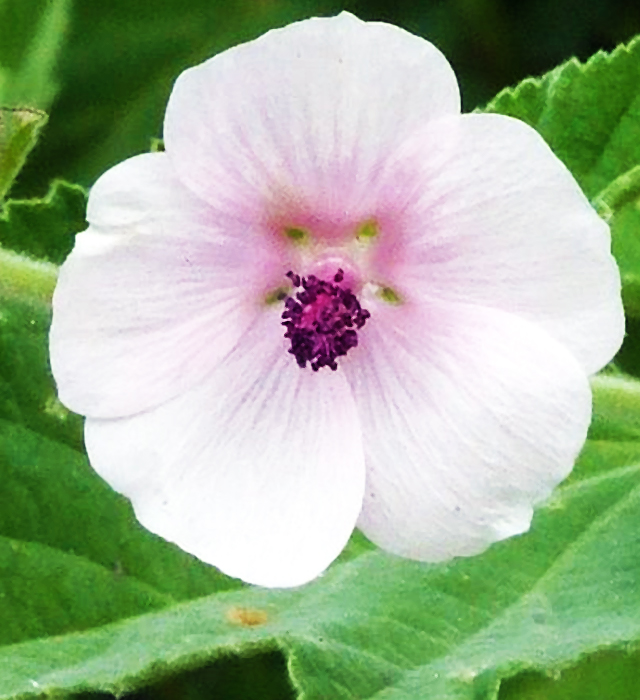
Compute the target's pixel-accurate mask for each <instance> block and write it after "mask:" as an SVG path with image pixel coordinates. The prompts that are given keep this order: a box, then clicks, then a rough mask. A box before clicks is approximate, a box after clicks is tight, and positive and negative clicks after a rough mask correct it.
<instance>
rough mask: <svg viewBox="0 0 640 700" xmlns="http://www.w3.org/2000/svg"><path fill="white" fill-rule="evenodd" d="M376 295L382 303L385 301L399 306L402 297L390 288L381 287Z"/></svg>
mask: <svg viewBox="0 0 640 700" xmlns="http://www.w3.org/2000/svg"><path fill="white" fill-rule="evenodd" d="M378 295H379V296H380V298H381V299H382V301H386V302H387V303H388V304H401V303H402V297H401V296H400V295H399V294H398V293H397V292H396V291H395V289H392V288H391V287H382V288H381V289H380V291H379V292H378Z"/></svg>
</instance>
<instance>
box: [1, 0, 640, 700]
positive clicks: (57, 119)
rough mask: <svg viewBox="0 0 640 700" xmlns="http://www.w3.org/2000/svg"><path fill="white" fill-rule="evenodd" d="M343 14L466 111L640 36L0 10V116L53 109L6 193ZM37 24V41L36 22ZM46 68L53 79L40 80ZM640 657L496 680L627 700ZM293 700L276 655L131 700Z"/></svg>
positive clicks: (414, 16)
mask: <svg viewBox="0 0 640 700" xmlns="http://www.w3.org/2000/svg"><path fill="white" fill-rule="evenodd" d="M342 9H347V10H349V11H351V12H353V13H355V14H357V15H358V16H359V17H361V18H362V19H367V20H384V21H387V22H391V23H394V24H397V25H399V26H402V27H404V28H406V29H408V30H409V31H412V32H414V33H416V34H420V35H422V36H424V37H426V38H428V39H429V40H430V41H432V42H433V43H435V44H436V45H437V46H438V47H439V48H440V49H441V50H442V51H443V52H444V53H445V55H446V56H447V57H448V59H449V60H450V62H451V63H452V65H453V67H454V69H455V71H456V73H457V75H458V78H459V81H460V85H461V90H462V95H463V104H464V109H465V110H466V111H469V110H471V109H473V108H474V107H476V106H479V105H482V104H483V103H485V102H486V101H488V100H489V99H490V98H491V97H493V96H494V95H495V94H496V93H497V92H498V91H499V90H500V89H501V88H503V87H506V86H508V85H513V84H515V83H517V82H518V81H520V80H521V79H522V78H524V77H526V76H528V75H539V74H541V73H544V72H546V71H547V70H549V69H551V68H553V67H555V66H556V65H558V64H559V63H561V62H563V61H564V60H566V59H567V58H569V57H570V56H577V57H578V58H580V59H582V60H585V59H587V58H588V57H589V56H591V55H592V54H593V53H595V52H596V51H597V50H598V49H605V50H611V49H613V48H614V47H615V46H616V45H617V44H618V43H620V42H624V41H626V40H628V39H630V38H631V37H632V36H634V35H635V34H638V33H640V3H631V2H628V0H518V1H517V2H516V1H510V0H422V1H418V0H353V1H351V2H342V3H340V2H334V1H332V0H298V1H294V0H155V1H154V2H149V1H148V0H110V2H106V3H100V2H96V1H95V0H75V2H73V0H0V57H1V58H2V61H3V62H4V65H0V68H5V69H7V70H8V71H12V72H13V75H14V76H18V77H20V80H19V81H17V83H16V84H18V88H19V89H13V91H12V90H7V89H5V91H4V93H1V94H3V95H4V96H3V100H5V103H4V104H0V106H5V107H6V106H30V107H39V108H42V109H46V110H47V111H48V112H49V113H50V120H49V123H48V124H47V126H46V127H45V129H44V132H43V136H42V138H41V140H40V142H39V144H38V146H37V147H36V149H35V150H34V152H33V153H32V154H31V156H30V158H29V160H28V162H27V166H26V168H25V169H24V170H23V171H22V173H21V174H20V176H19V178H18V180H17V181H16V183H15V185H14V188H13V191H12V196H14V197H32V196H42V195H44V194H45V193H46V191H47V189H48V186H49V183H50V181H51V180H52V179H53V178H56V177H63V178H66V179H68V180H70V181H72V182H78V183H80V184H82V185H86V186H89V185H91V184H92V183H93V182H94V181H95V179H96V178H97V177H98V176H99V175H100V174H101V173H102V172H103V171H104V170H106V169H107V168H108V167H109V166H111V165H113V164H115V163H117V162H119V161H121V160H122V159H124V158H126V157H128V156H131V155H133V154H136V153H140V152H143V151H146V150H148V149H149V145H150V140H151V138H152V137H159V136H161V130H162V118H163V114H164V108H165V104H166V100H167V97H168V95H169V92H170V90H171V85H172V83H173V81H174V80H175V78H176V76H177V75H178V74H179V73H180V72H181V71H182V70H183V69H184V68H186V67H188V66H190V65H193V64H195V63H198V62H200V61H202V60H204V59H205V58H207V57H209V56H211V55H212V54H214V53H216V52H218V51H221V50H224V49H225V48H227V47H229V46H232V45H234V44H237V43H239V42H241V41H246V40H249V39H251V38H253V37H255V36H257V35H259V34H261V33H263V32H264V31H266V30H267V29H270V28H273V27H277V26H282V25H284V24H287V23H289V22H291V21H294V20H296V19H301V18H304V17H309V16H313V15H331V14H335V13H337V12H339V11H340V10H342ZM45 17H46V18H47V20H46V22H42V24H43V29H42V31H40V30H38V31H37V32H36V34H35V36H34V24H37V23H38V22H40V21H41V20H42V18H45ZM45 25H46V26H45ZM45 64H46V65H47V66H49V65H50V70H49V69H48V68H47V70H44V71H43V70H41V68H42V65H45ZM43 75H46V76H47V77H46V79H43V77H42V76H43ZM1 77H2V76H1V74H0V78H1ZM0 87H2V83H1V81H0ZM5 87H6V86H5ZM14 88H15V86H14ZM635 330H636V331H637V332H636V335H637V336H638V337H640V329H637V328H636V329H635ZM625 353H626V354H627V355H629V357H628V358H626V360H625ZM620 359H621V360H624V362H623V363H622V364H624V363H625V362H626V363H627V364H630V365H634V363H638V353H637V349H636V347H635V346H633V347H632V346H630V345H627V346H626V348H625V349H623V353H622V356H621V358H620ZM634 366H635V365H634ZM639 658H640V657H639V656H638V655H637V654H636V655H634V656H632V657H629V658H627V657H623V656H618V655H616V654H611V655H609V656H606V655H605V657H603V659H601V660H600V663H599V664H598V666H597V668H598V672H599V673H601V672H605V675H606V674H608V675H606V677H607V678H609V679H611V678H616V679H619V680H620V686H619V687H617V688H615V687H612V684H611V683H610V682H608V681H605V682H601V679H598V678H595V677H593V673H594V672H593V670H592V669H593V668H595V667H594V666H593V665H592V664H590V663H589V662H588V661H585V663H583V664H580V665H578V666H577V667H576V668H575V669H573V670H572V671H570V672H568V673H567V674H566V675H565V676H564V677H563V678H562V679H560V680H558V679H552V678H546V677H544V676H541V675H526V676H520V677H517V678H516V679H513V680H511V681H509V682H508V683H506V684H505V686H504V687H503V690H502V692H501V698H503V699H504V700H506V699H507V698H508V699H509V700H510V699H511V698H520V699H523V698H531V699H533V698H563V697H567V698H574V697H580V698H581V700H588V699H589V698H594V700H595V699H596V698H597V699H598V700H607V699H611V700H613V699H614V698H615V699H616V700H624V699H625V698H629V700H631V698H633V697H640V691H638V695H636V694H635V693H636V691H635V690H632V689H633V688H635V687H637V684H636V683H635V680H637V679H638V678H640V671H639V670H638V659H639ZM590 669H591V670H590ZM602 669H604V671H603V670H602ZM623 681H624V682H623ZM627 689H629V692H632V693H633V694H632V695H628V694H626V692H627ZM293 696H294V694H293V692H292V691H291V689H290V686H289V683H288V681H287V672H286V668H285V663H284V660H283V658H282V656H281V655H279V654H277V653H274V654H271V655H262V656H259V657H254V658H253V659H249V660H239V659H226V660H221V661H219V662H218V663H216V664H214V665H213V666H210V667H208V668H204V669H197V670H196V669H194V672H193V673H192V674H186V675H184V676H181V677H179V678H171V679H167V681H166V683H163V684H161V685H159V686H155V687H153V688H149V689H147V690H145V691H142V692H141V693H139V694H137V695H136V696H134V697H135V700H148V699H149V700H150V699H151V698H187V699H189V698H193V699H194V700H197V699H204V698H209V697H211V698H213V697H215V698H242V699H244V700H249V699H250V698H259V699H260V700H271V699H272V698H273V699H274V700H275V699H278V700H285V699H286V698H292V697H293ZM84 697H88V696H84ZM91 697H92V698H97V697H101V696H95V695H94V696H91ZM104 697H108V696H104ZM132 700H133V698H132Z"/></svg>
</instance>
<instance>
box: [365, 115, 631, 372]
mask: <svg viewBox="0 0 640 700" xmlns="http://www.w3.org/2000/svg"><path fill="white" fill-rule="evenodd" d="M443 143H444V144H446V147H445V148H443V147H442V144H443ZM395 158H396V160H395V163H393V164H391V165H390V166H389V169H388V172H387V175H386V177H387V178H388V179H390V180H391V181H392V182H396V183H397V182H402V183H403V187H402V188H399V189H397V197H398V200H402V203H401V202H400V201H398V202H396V207H397V209H402V211H403V213H402V215H401V216H398V217H396V221H398V222H399V223H398V225H397V228H396V230H395V231H391V232H390V233H391V235H390V236H388V240H387V242H381V245H380V247H379V250H378V253H377V254H378V259H377V261H376V266H377V268H378V271H379V273H380V274H381V275H383V277H384V276H386V279H387V280H390V281H391V284H392V285H393V286H396V287H397V289H398V291H399V292H400V294H405V293H406V294H407V295H408V296H413V298H420V297H426V298H430V297H439V298H442V299H445V300H451V301H456V300H457V301H462V302H465V303H472V304H478V305H481V306H489V307H493V308H496V309H502V310H504V311H508V312H512V313H514V314H517V315H518V316H521V317H522V318H525V319H528V320H530V321H532V322H534V323H536V324H539V325H541V326H542V327H543V328H545V329H546V330H547V331H548V332H549V333H550V334H551V335H552V336H553V337H555V338H556V339H558V340H559V341H560V342H561V343H563V344H564V345H566V346H567V348H569V349H570V350H571V352H572V353H573V354H574V355H575V356H576V357H577V358H578V360H579V361H580V362H581V363H582V365H583V366H584V368H585V370H586V371H587V373H588V374H591V373H593V372H596V371H597V370H599V369H600V368H601V367H602V366H603V365H604V364H606V363H607V362H608V361H609V360H610V359H611V358H612V357H613V355H614V354H615V352H616V350H617V349H618V347H619V346H620V344H621V342H622V338H623V335H624V313H623V309H622V303H621V298H620V277H619V273H618V269H617V266H616V263H615V261H614V259H613V257H612V255H611V253H610V245H611V242H610V235H609V230H608V226H607V225H606V223H605V222H604V221H602V220H601V219H600V218H599V217H598V215H597V214H596V212H595V211H594V209H593V208H592V207H591V205H590V204H589V202H588V201H587V199H586V197H585V196H584V194H583V193H582V192H581V190H580V188H579V186H578V184H577V183H576V181H575V180H574V178H573V177H572V175H571V174H570V173H569V171H568V170H567V169H566V168H565V166H564V165H563V164H562V163H561V161H560V160H558V158H556V157H555V156H554V155H553V153H552V152H551V150H550V149H549V147H548V146H547V145H546V143H545V142H544V141H543V139H542V138H541V137H540V136H539V134H538V133H537V132H535V131H534V130H533V129H531V128H530V127H528V126H527V125H526V124H524V123H523V122H520V121H518V120H516V119H512V118H509V117H504V116H501V115H487V114H484V115H478V114H470V115H464V116H462V117H459V118H457V119H455V120H446V119H445V120H440V121H437V122H433V123H431V124H429V125H428V126H427V127H426V128H425V129H423V130H422V131H421V132H420V133H419V134H417V135H416V136H415V137H414V138H413V139H410V140H409V141H407V142H406V143H405V144H404V145H403V148H402V149H401V150H400V151H399V152H398V153H397V154H396V156H395Z"/></svg>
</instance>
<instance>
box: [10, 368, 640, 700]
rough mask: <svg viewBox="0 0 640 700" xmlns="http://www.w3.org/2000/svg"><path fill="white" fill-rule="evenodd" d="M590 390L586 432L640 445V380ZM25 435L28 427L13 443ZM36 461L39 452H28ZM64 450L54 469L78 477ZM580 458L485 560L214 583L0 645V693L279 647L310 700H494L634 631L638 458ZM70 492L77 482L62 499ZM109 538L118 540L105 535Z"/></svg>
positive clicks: (98, 685) (142, 678)
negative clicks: (297, 583)
mask: <svg viewBox="0 0 640 700" xmlns="http://www.w3.org/2000/svg"><path fill="white" fill-rule="evenodd" d="M594 390H595V397H596V411H595V413H596V417H597V420H596V424H595V425H594V428H593V434H592V437H591V439H590V443H591V442H594V443H598V444H599V445H600V446H602V445H603V444H605V445H606V444H608V445H609V446H611V445H613V444H614V443H616V442H619V441H621V442H630V443H636V447H637V443H638V442H639V440H638V435H637V418H636V417H631V416H630V414H631V412H635V415H636V416H637V410H638V407H639V403H640V388H639V386H638V384H637V383H634V382H631V381H628V380H624V379H622V378H620V377H617V378H615V377H614V378H606V379H598V380H597V381H596V382H595V384H594ZM24 442H25V438H24V436H22V435H21V436H20V437H19V439H17V440H16V441H15V443H16V444H17V445H18V446H19V445H22V444H24ZM17 449H20V447H18V448H17ZM47 449H48V448H47ZM68 449H69V448H64V450H68ZM595 449H596V452H597V446H596V448H595ZM43 454H44V453H43ZM636 454H637V453H636ZM592 457H593V455H592ZM587 461H588V460H587ZM30 462H33V463H38V462H40V463H42V460H37V459H31V458H27V459H25V460H23V462H22V464H23V465H24V464H27V463H30ZM64 463H65V459H61V460H60V461H59V463H58V464H57V465H56V466H54V467H52V470H53V471H54V472H55V473H57V474H59V475H60V477H61V478H60V480H61V481H62V482H63V483H71V484H73V479H70V478H69V476H68V475H67V474H68V471H67V467H65V466H64ZM586 467H587V468H585V462H584V461H583V459H581V460H580V463H579V465H578V467H577V469H576V472H575V474H574V477H573V479H572V480H571V481H570V482H568V483H567V484H566V485H563V486H562V487H561V488H560V489H558V490H557V492H556V493H555V494H554V496H553V498H552V499H551V501H550V502H549V503H548V504H547V505H546V506H545V507H543V508H541V509H540V510H539V511H538V512H537V514H536V516H535V519H534V526H533V528H532V531H531V532H530V533H528V534H526V535H524V536H521V537H518V538H513V539H511V540H507V541H505V542H502V543H499V544H497V545H494V546H493V547H492V548H491V549H490V550H489V551H488V552H487V553H485V554H484V555H482V556H479V557H474V558H471V559H458V560H454V561H452V562H449V563H446V564H441V565H432V566H430V565H423V564H418V563H415V562H410V561H407V560H402V559H398V558H395V557H391V556H389V555H385V554H384V553H382V552H378V551H375V552H365V553H362V554H360V556H356V557H355V558H354V559H352V560H351V561H348V562H345V563H339V564H336V565H334V566H333V567H332V568H331V569H330V571H329V572H328V573H327V574H326V575H325V576H324V577H322V578H320V579H318V580H317V581H315V582H314V583H312V584H309V585H308V586H305V587H302V588H300V589H296V590H271V591H270V590H263V589H258V588H247V589H243V590H240V591H235V592H226V593H225V592H222V593H216V594H215V595H211V596H209V597H206V598H201V599H198V600H194V601H191V602H185V603H182V604H179V605H171V606H169V607H166V608H163V609H162V610H160V611H159V612H154V613H148V614H145V615H142V616H140V617H131V618H126V619H122V620H120V621H118V622H114V623H112V624H107V625H104V626H96V627H95V628H94V629H92V630H87V631H84V632H78V633H75V634H62V636H58V637H55V638H46V637H41V638H37V639H32V640H29V641H25V642H23V643H20V644H13V645H6V646H4V647H0V667H2V668H3V669H8V671H6V672H5V673H3V674H2V675H0V697H6V698H14V697H36V696H37V695H38V694H40V693H54V692H58V693H63V692H80V691H86V690H93V691H100V692H112V693H114V694H116V695H119V694H121V693H123V692H127V691H130V690H133V689H135V688H140V687H142V686H147V685H149V684H154V683H158V682H162V681H163V679H166V678H168V677H169V675H171V676H172V677H175V675H176V674H179V673H182V672H187V671H189V670H190V669H193V668H195V667H197V666H203V665H205V664H208V663H210V662H212V661H213V660H215V659H221V658H226V657H227V656H228V655H229V654H240V655H246V654H255V653H259V652H265V653H266V652H271V651H273V650H281V651H282V653H284V654H285V655H286V657H287V658H288V666H289V672H290V674H291V679H292V682H293V684H294V687H295V688H296V689H297V690H298V692H299V693H301V694H303V695H304V697H305V698H307V700H320V698H327V697H330V698H332V699H333V698H336V699H338V700H339V699H340V698H345V699H346V698H353V697H359V698H374V697H385V698H398V699H401V698H402V699H403V700H409V699H413V698H416V699H417V698H420V699H422V698H424V697H434V698H435V697H437V698H443V699H445V700H446V699H447V698H456V699H457V700H459V699H462V698H468V699H469V700H471V698H474V699H475V700H480V699H483V698H484V699H487V700H488V699H489V698H495V697H496V693H497V690H498V687H499V685H500V683H501V681H502V680H503V679H504V678H509V677H513V676H516V675H517V674H519V673H521V672H522V671H524V670H528V671H533V670H540V671H542V672H544V673H550V672H553V671H559V670H561V669H563V668H566V667H568V666H570V665H572V664H575V663H576V662H577V661H578V660H579V659H580V658H582V657H584V655H585V654H589V653H594V652H597V651H599V650H601V649H605V648H606V649H620V650H621V651H622V650H624V649H625V648H626V645H628V644H629V643H634V642H637V641H638V639H639V638H640V608H639V606H638V604H637V603H638V597H637V581H638V577H639V576H640V535H638V529H637V512H638V508H639V507H640V461H638V460H637V459H635V457H634V458H630V459H629V461H626V462H624V461H621V462H620V463H619V464H617V465H615V466H613V467H611V466H609V465H608V464H607V463H606V460H600V461H599V462H598V464H597V465H596V466H594V465H593V464H586ZM76 468H77V467H76ZM23 469H24V466H23V467H22V468H21V469H17V470H16V473H17V474H18V475H20V474H21V473H22V471H23ZM44 482H45V483H49V479H48V477H46V478H45V479H44ZM29 488H32V487H28V488H25V489H24V490H25V492H26V493H28V492H29ZM60 494H61V495H60V496H59V499H60V500H59V503H58V504H55V505H54V506H52V510H56V511H58V509H59V508H60V507H61V506H62V504H63V502H64V498H65V496H64V489H62V488H61V489H60ZM12 500H13V499H12ZM77 500H78V494H77V493H76V492H75V491H72V493H71V494H69V502H68V507H70V508H73V507H74V506H73V503H74V502H77ZM102 500H103V497H97V496H89V497H88V498H87V501H86V502H87V503H91V504H93V505H94V507H95V504H97V503H100V502H101V501H102ZM99 519H101V518H99ZM89 525H90V521H89V520H86V521H82V527H83V528H84V527H87V526H89ZM64 530H65V528H64V527H61V528H60V532H62V531H64ZM102 543H103V544H102V546H112V545H113V543H110V542H109V538H102ZM133 549H135V547H134V548H133ZM87 558H90V557H87ZM105 568H106V569H107V570H108V569H109V567H108V566H107V567H105ZM111 570H112V569H111ZM36 578H37V577H36ZM136 579H137V580H142V579H141V578H139V577H136ZM144 583H146V584H150V582H149V581H148V580H145V581H144ZM153 587H154V588H156V590H157V586H153ZM144 590H146V589H144ZM132 595H133V594H132ZM145 604H146V603H145ZM61 631H63V630H61Z"/></svg>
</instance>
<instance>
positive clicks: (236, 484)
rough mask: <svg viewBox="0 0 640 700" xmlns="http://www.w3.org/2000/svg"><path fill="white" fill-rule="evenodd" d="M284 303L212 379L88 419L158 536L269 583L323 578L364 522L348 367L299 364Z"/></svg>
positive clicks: (108, 471) (90, 433)
mask: <svg viewBox="0 0 640 700" xmlns="http://www.w3.org/2000/svg"><path fill="white" fill-rule="evenodd" d="M281 330H282V329H281V327H280V325H279V319H278V317H277V313H275V311H273V312H270V313H267V314H265V316H264V317H262V318H261V320H260V322H259V323H258V324H257V325H256V327H255V328H253V329H252V330H251V331H250V333H249V334H248V335H247V337H245V338H243V346H242V347H241V348H239V349H238V350H237V351H235V352H234V353H233V354H232V355H231V356H229V358H228V359H227V360H226V361H225V362H224V363H222V364H221V365H220V367H219V368H218V369H217V370H216V371H215V372H214V373H213V374H212V375H211V376H210V377H208V378H207V379H206V380H205V381H204V382H202V383H201V384H200V385H198V386H197V387H195V388H193V389H191V391H189V392H187V393H185V394H184V395H182V396H180V397H178V398H176V399H174V400H173V401H172V402H169V403H166V404H164V405H162V406H160V407H158V408H156V409H153V410H152V411H149V412H146V413H142V414H139V415H137V416H133V417H131V418H124V419H118V420H95V419H89V420H88V421H87V424H86V443H87V450H88V453H89V457H90V459H91V463H92V465H93V467H94V468H95V469H96V471H97V472H98V473H99V474H101V475H102V476H103V478H104V479H105V480H106V481H107V482H109V483H110V484H111V485H112V486H113V487H114V488H115V489H116V490H118V491H120V492H121V493H123V494H125V495H126V496H128V497H129V498H130V499H131V501H132V502H133V506H134V509H135V513H136V516H137V518H138V519H139V520H140V522H141V523H142V524H143V525H144V526H145V527H147V528H148V529H149V530H151V531H152V532H155V533H157V534H159V535H161V536H162V537H165V538H166V539H168V540H170V541H172V542H175V543H177V544H178V545H179V546H180V547H182V548H183V549H185V550H186V551H188V552H190V553H192V554H194V555H195V556H197V557H199V558H200V559H202V560H203V561H205V562H208V563H210V564H213V565H215V566H217V567H218V568H220V569H221V570H222V571H224V572H225V573H227V574H229V575H231V576H236V577H239V578H241V579H243V580H244V581H247V582H250V583H256V584H259V585H264V586H282V587H288V586H297V585H301V584H303V583H306V582H307V581H309V580H311V579H312V578H314V577H316V576H317V575H319V574H320V573H321V572H322V571H323V570H324V569H325V568H326V567H327V566H328V565H329V564H330V563H331V562H332V561H333V559H335V557H336V556H337V555H338V554H339V553H340V551H341V550H342V548H343V547H344V545H345V544H346V542H347V540H348V539H349V536H350V534H351V532H352V530H353V527H354V526H355V522H356V520H357V517H358V514H359V512H360V508H361V505H362V495H363V491H364V453H363V448H362V441H361V433H360V427H359V422H358V416H357V413H356V410H355V404H354V401H353V398H352V396H351V391H350V388H349V385H348V383H347V382H346V380H345V377H344V376H343V375H341V374H340V373H339V372H329V371H325V372H317V373H316V372H311V371H310V370H301V369H300V368H299V367H298V366H297V365H296V363H295V360H294V359H293V358H292V357H291V355H289V354H287V352H286V350H285V347H286V343H285V341H284V338H283V337H282V333H281Z"/></svg>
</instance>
